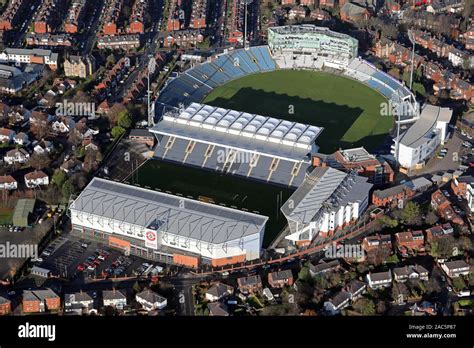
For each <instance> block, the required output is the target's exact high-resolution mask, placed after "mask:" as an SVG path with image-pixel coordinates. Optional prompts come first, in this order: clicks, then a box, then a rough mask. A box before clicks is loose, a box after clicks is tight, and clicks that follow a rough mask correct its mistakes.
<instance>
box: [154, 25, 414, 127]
mask: <svg viewBox="0 0 474 348" xmlns="http://www.w3.org/2000/svg"><path fill="white" fill-rule="evenodd" d="M268 41H269V42H268V46H255V47H250V48H247V49H233V50H226V51H224V52H223V53H222V54H219V55H216V56H214V57H211V58H209V59H208V60H207V61H206V62H204V63H202V64H200V65H197V66H195V67H193V68H191V69H189V70H187V71H185V72H184V73H183V74H181V75H179V76H178V77H177V78H174V79H172V80H170V81H169V82H168V83H167V84H166V85H165V86H164V88H163V89H162V90H161V92H160V95H159V98H158V101H157V105H156V108H155V109H156V110H157V111H158V113H159V115H158V117H160V116H161V114H162V113H163V112H165V111H166V110H168V109H169V107H173V108H181V109H183V108H185V107H187V106H188V105H189V104H191V103H199V102H201V101H202V100H203V99H204V98H205V96H207V95H208V94H209V93H210V92H211V91H212V90H213V89H214V88H216V87H218V86H222V85H224V84H226V83H228V82H229V81H231V80H235V79H238V78H241V77H243V76H246V75H249V74H256V73H262V72H269V71H274V70H277V69H309V70H324V71H330V72H333V73H337V74H340V75H342V76H344V77H347V78H351V79H354V80H357V81H359V82H361V83H363V84H365V85H367V86H369V87H370V88H372V89H374V90H376V91H378V92H379V93H380V94H382V95H383V96H384V97H385V98H387V99H388V100H389V101H390V102H391V105H392V111H393V114H394V115H400V120H401V123H409V122H413V121H415V120H416V119H418V117H419V107H418V104H417V103H416V100H415V97H414V95H413V94H412V93H411V91H410V90H409V89H408V88H407V87H406V86H404V85H403V84H402V83H400V82H399V81H397V80H396V79H394V78H393V77H391V76H390V75H388V74H386V73H384V72H382V71H380V70H378V69H377V68H376V67H375V66H373V65H372V64H370V63H369V62H367V61H365V60H363V59H361V58H358V57H357V44H358V43H357V40H356V39H354V38H352V37H350V36H348V35H345V34H340V33H337V32H334V31H331V30H329V29H327V28H323V27H317V26H314V25H298V26H283V27H275V28H270V29H269V30H268Z"/></svg>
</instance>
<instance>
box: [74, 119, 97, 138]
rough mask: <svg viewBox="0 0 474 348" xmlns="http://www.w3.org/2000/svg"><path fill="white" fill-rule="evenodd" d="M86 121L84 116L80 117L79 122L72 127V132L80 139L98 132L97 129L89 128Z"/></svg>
mask: <svg viewBox="0 0 474 348" xmlns="http://www.w3.org/2000/svg"><path fill="white" fill-rule="evenodd" d="M86 122H87V120H86V118H82V119H81V120H80V121H79V122H77V123H76V126H75V127H74V133H75V134H76V135H77V136H79V138H80V139H81V140H82V139H85V138H91V137H93V136H94V135H96V134H98V133H99V131H98V130H95V129H91V128H89V126H87V124H86Z"/></svg>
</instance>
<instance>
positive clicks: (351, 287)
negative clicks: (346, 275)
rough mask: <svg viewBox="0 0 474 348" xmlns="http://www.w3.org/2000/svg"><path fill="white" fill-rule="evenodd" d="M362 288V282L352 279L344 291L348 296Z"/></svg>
mask: <svg viewBox="0 0 474 348" xmlns="http://www.w3.org/2000/svg"><path fill="white" fill-rule="evenodd" d="M363 287H365V283H364V282H361V281H360V280H357V279H353V280H351V281H350V282H349V284H347V288H346V291H347V292H348V293H350V294H354V293H356V292H357V291H359V290H360V289H362V288H363Z"/></svg>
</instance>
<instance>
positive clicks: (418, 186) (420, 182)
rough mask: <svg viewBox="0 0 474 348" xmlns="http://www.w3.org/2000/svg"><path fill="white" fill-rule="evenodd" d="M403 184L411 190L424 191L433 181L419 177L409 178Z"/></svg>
mask: <svg viewBox="0 0 474 348" xmlns="http://www.w3.org/2000/svg"><path fill="white" fill-rule="evenodd" d="M403 185H404V186H405V187H406V188H407V189H408V190H410V191H411V192H424V191H426V190H427V189H429V188H430V187H431V186H433V183H432V182H431V181H430V180H428V179H426V178H424V177H419V178H416V179H413V180H409V181H407V182H405V183H404V184H403Z"/></svg>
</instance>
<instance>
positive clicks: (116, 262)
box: [33, 234, 164, 279]
mask: <svg viewBox="0 0 474 348" xmlns="http://www.w3.org/2000/svg"><path fill="white" fill-rule="evenodd" d="M44 251H46V253H45V252H43V253H42V254H41V256H40V261H41V262H33V264H34V265H37V266H39V267H41V268H45V269H47V270H50V271H51V274H52V275H53V276H60V277H61V278H69V279H75V278H78V277H79V278H80V277H82V276H84V277H86V278H114V277H124V276H141V275H145V276H146V275H148V274H157V273H158V272H161V271H163V269H164V268H163V267H161V266H160V265H158V264H157V263H150V262H149V261H148V262H147V261H146V260H145V259H142V258H140V257H137V256H126V255H124V253H123V252H121V251H119V250H117V249H113V248H110V247H109V246H107V245H104V244H101V243H98V242H96V241H91V240H85V239H79V238H77V237H75V236H72V235H70V234H67V235H65V236H61V237H59V238H58V239H56V240H55V241H54V242H52V243H51V244H49V245H48V246H47V247H46V248H45V250H44ZM146 271H148V272H146Z"/></svg>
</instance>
